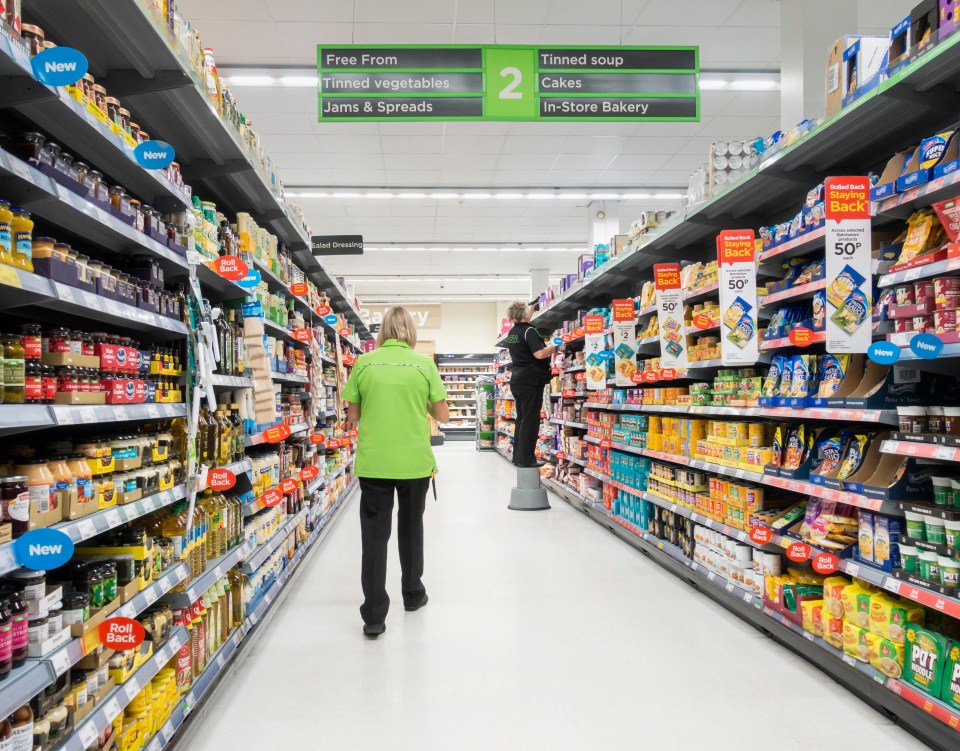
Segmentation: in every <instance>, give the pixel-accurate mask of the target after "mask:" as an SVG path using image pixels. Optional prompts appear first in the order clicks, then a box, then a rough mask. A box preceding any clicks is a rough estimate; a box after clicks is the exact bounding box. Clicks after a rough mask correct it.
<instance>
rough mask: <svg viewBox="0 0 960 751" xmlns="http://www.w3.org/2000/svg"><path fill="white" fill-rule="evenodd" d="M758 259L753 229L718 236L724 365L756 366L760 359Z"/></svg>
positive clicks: (721, 340)
mask: <svg viewBox="0 0 960 751" xmlns="http://www.w3.org/2000/svg"><path fill="white" fill-rule="evenodd" d="M755 257H756V244H755V237H754V234H753V230H752V229H738V230H724V231H723V232H721V233H720V235H719V236H718V237H717V263H718V265H719V271H720V329H721V332H722V335H721V338H720V357H721V362H722V363H723V364H724V365H753V364H755V363H756V362H757V359H758V358H759V357H760V343H759V337H758V336H757V264H756V258H755Z"/></svg>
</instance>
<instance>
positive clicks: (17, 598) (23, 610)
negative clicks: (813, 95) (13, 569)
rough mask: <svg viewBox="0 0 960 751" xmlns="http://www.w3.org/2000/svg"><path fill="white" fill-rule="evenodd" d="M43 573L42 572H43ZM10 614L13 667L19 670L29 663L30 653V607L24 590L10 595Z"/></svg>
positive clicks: (15, 591)
mask: <svg viewBox="0 0 960 751" xmlns="http://www.w3.org/2000/svg"><path fill="white" fill-rule="evenodd" d="M41 573H42V572H41ZM9 602H10V612H11V614H12V615H13V618H12V628H11V633H12V634H13V667H14V668H18V667H20V666H21V665H23V664H24V663H25V662H26V661H27V655H28V654H29V653H30V632H29V631H28V620H27V619H28V618H29V613H30V606H29V605H28V604H27V598H26V595H25V594H24V591H23V590H22V589H16V590H14V592H13V593H12V594H11V595H10V600H9Z"/></svg>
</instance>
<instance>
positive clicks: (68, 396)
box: [53, 391, 107, 405]
mask: <svg viewBox="0 0 960 751" xmlns="http://www.w3.org/2000/svg"><path fill="white" fill-rule="evenodd" d="M106 397H107V395H106V394H105V393H104V392H102V391H97V392H79V391H69V392H67V391H58V392H57V395H56V396H55V397H54V399H53V403H54V404H80V405H95V404H106Z"/></svg>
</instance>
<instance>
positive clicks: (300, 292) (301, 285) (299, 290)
mask: <svg viewBox="0 0 960 751" xmlns="http://www.w3.org/2000/svg"><path fill="white" fill-rule="evenodd" d="M309 289H310V288H309V287H308V286H307V283H306V282H295V283H293V284H291V285H290V294H291V295H293V296H294V297H303V296H304V295H305V294H307V292H308V291H309ZM324 315H326V314H324Z"/></svg>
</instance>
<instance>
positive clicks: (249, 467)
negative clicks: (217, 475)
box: [217, 459, 253, 475]
mask: <svg viewBox="0 0 960 751" xmlns="http://www.w3.org/2000/svg"><path fill="white" fill-rule="evenodd" d="M217 469H226V470H229V471H230V472H233V474H235V475H242V474H246V473H248V472H252V471H253V462H252V461H251V460H250V459H241V460H240V461H237V462H233V463H231V464H227V465H224V466H223V467H217Z"/></svg>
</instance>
